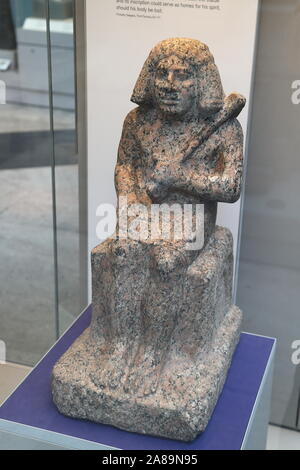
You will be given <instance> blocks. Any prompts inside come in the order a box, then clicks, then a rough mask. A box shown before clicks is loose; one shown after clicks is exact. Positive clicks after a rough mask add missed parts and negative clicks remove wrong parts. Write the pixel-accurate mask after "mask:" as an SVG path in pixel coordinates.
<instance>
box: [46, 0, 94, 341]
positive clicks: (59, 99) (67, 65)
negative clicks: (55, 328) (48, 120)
mask: <svg viewBox="0 0 300 470" xmlns="http://www.w3.org/2000/svg"><path fill="white" fill-rule="evenodd" d="M81 3H82V2H81ZM49 6H50V32H51V36H50V41H51V75H52V76H51V78H52V98H53V127H54V155H55V187H56V223H57V227H56V229H57V230H56V241H57V265H58V306H59V309H58V313H59V317H58V318H59V333H60V334H61V333H62V332H63V331H64V330H65V329H66V327H68V326H69V325H70V323H72V322H73V321H74V319H75V318H76V316H78V314H79V313H80V312H81V311H82V310H83V308H84V307H85V306H86V300H83V299H82V296H81V282H83V283H84V282H86V279H85V280H84V279H82V277H81V276H80V273H81V264H80V223H79V145H78V144H79V143H80V139H82V138H83V136H82V134H81V133H78V129H77V123H78V118H80V119H84V115H82V114H79V113H78V105H77V94H76V84H77V83H76V72H75V70H76V68H75V64H76V62H78V56H77V55H76V54H75V43H76V40H75V3H74V2H73V1H72V0H61V1H60V2H57V1H51V0H50V3H49ZM82 20H83V19H82ZM77 26H78V28H77V29H80V28H81V26H82V25H80V24H78V25H77ZM84 92H85V90H84V88H80V90H79V93H80V94H84ZM79 124H81V123H79ZM85 256H86V253H85ZM85 262H86V258H85Z"/></svg>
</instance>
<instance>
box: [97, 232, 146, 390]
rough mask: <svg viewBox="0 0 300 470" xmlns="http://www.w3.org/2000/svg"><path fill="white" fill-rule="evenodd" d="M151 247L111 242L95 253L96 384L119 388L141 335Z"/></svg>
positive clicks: (116, 241) (98, 248)
mask: <svg viewBox="0 0 300 470" xmlns="http://www.w3.org/2000/svg"><path fill="white" fill-rule="evenodd" d="M147 250H148V247H147V245H145V244H143V243H140V242H135V241H133V240H119V239H117V240H111V241H109V242H106V244H102V245H100V246H99V247H97V248H96V249H95V250H94V251H93V253H92V272H93V320H92V327H91V335H92V339H93V340H94V341H95V342H97V343H98V344H99V345H100V346H99V353H98V358H97V364H98V369H97V370H96V371H95V373H94V374H93V377H92V379H93V381H94V383H95V384H96V385H99V386H101V387H103V388H105V387H111V388H116V387H118V385H119V384H121V383H122V380H123V378H124V377H125V375H126V371H127V367H128V364H129V363H130V359H131V357H132V355H134V353H135V350H136V349H137V346H138V343H139V338H140V336H141V328H142V325H141V315H140V311H141V299H142V297H143V296H144V291H145V289H146V288H147V281H148V278H149V267H148V265H147V259H149V256H147V253H146V251H147Z"/></svg>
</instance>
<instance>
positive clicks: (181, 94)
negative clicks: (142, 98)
mask: <svg viewBox="0 0 300 470" xmlns="http://www.w3.org/2000/svg"><path fill="white" fill-rule="evenodd" d="M196 96H197V81H196V78H195V74H194V72H193V70H192V68H191V66H190V65H189V64H188V63H187V62H185V61H183V60H182V59H180V58H179V57H177V56H176V55H172V56H170V57H167V58H165V59H163V60H161V61H160V62H159V63H158V65H157V68H156V74H155V80H154V98H155V101H156V105H157V106H158V107H159V109H160V110H161V111H162V112H163V113H164V114H167V115H173V116H178V117H184V116H185V115H186V114H187V113H189V112H191V111H193V110H194V109H195V106H196V99H195V98H196Z"/></svg>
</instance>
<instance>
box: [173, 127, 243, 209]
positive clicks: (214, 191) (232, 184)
mask: <svg viewBox="0 0 300 470" xmlns="http://www.w3.org/2000/svg"><path fill="white" fill-rule="evenodd" d="M222 132H223V135H222V136H221V139H222V140H223V141H224V146H222V148H220V150H219V152H220V155H221V160H220V162H219V165H220V163H221V168H218V169H216V171H215V172H214V173H212V172H211V171H208V170H207V172H201V173H196V172H195V170H192V169H191V168H189V169H188V168H181V171H180V173H181V174H180V176H179V179H178V180H177V182H176V183H175V188H176V187H177V189H180V190H181V191H185V192H189V193H191V194H193V195H195V196H197V197H199V198H200V199H202V200H203V201H217V202H228V203H233V202H236V201H237V200H238V199H239V197H240V193H241V185H242V174H243V131H242V128H241V126H240V124H239V122H238V121H237V120H234V121H231V122H230V123H228V125H227V126H226V128H224V130H223V131H222Z"/></svg>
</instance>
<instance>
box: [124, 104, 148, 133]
mask: <svg viewBox="0 0 300 470" xmlns="http://www.w3.org/2000/svg"><path fill="white" fill-rule="evenodd" d="M153 114H154V109H153V108H146V107H144V106H137V107H136V108H134V109H132V110H131V111H130V112H129V113H128V114H127V116H126V118H125V120H124V127H128V128H131V129H132V130H133V129H137V128H138V127H140V126H143V125H144V124H145V123H147V122H148V123H149V122H150V121H151V120H152V119H153Z"/></svg>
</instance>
